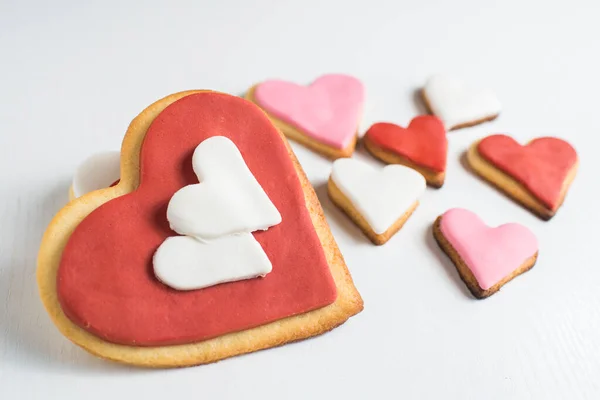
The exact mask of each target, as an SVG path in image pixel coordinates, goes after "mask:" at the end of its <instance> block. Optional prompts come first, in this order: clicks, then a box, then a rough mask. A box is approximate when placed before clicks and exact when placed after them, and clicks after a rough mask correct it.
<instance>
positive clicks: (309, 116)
mask: <svg viewBox="0 0 600 400" xmlns="http://www.w3.org/2000/svg"><path fill="white" fill-rule="evenodd" d="M364 97H365V90H364V87H363V85H362V83H361V82H360V81H359V80H358V79H356V78H354V77H351V76H348V75H340V74H330V75H323V76H321V77H320V78H318V79H317V80H315V81H314V82H313V83H311V84H310V85H308V86H302V85H298V84H295V83H292V82H286V81H281V80H269V81H266V82H263V83H260V84H258V85H256V86H255V87H254V88H252V89H251V90H250V91H249V93H248V95H247V98H248V99H249V100H251V101H253V102H254V103H256V104H257V105H258V106H260V107H261V108H263V109H264V110H265V111H266V112H267V113H268V114H269V115H270V116H271V117H272V118H273V119H274V122H275V123H276V125H277V126H278V127H279V128H280V129H281V130H282V131H283V133H284V134H285V135H286V136H287V137H289V138H291V139H293V140H295V141H297V142H299V143H302V144H304V145H306V146H307V147H309V148H311V149H313V150H315V151H317V152H319V153H322V154H324V155H326V156H329V157H331V158H339V157H349V156H350V155H351V154H352V152H353V151H354V147H355V145H356V137H357V129H358V125H359V122H360V118H361V116H362V111H363V104H364Z"/></svg>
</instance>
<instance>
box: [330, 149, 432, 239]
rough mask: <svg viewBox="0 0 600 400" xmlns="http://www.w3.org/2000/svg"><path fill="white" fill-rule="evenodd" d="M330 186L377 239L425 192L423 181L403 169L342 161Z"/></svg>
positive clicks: (397, 166) (412, 171)
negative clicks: (334, 188) (355, 212)
mask: <svg viewBox="0 0 600 400" xmlns="http://www.w3.org/2000/svg"><path fill="white" fill-rule="evenodd" d="M331 179H332V180H333V183H335V185H336V186H337V187H338V188H339V189H340V191H341V192H342V193H343V194H344V196H346V198H347V199H348V200H349V201H350V202H351V203H352V205H353V206H354V208H355V209H356V210H357V211H358V212H359V213H360V214H361V215H362V216H363V217H364V218H365V220H366V221H367V222H368V224H369V226H370V227H371V229H373V231H374V232H375V233H377V234H378V235H380V234H382V233H384V232H385V231H387V230H388V229H389V228H390V227H391V226H392V225H393V224H394V223H395V222H396V221H397V220H398V219H399V218H400V217H401V216H402V215H404V213H405V212H406V211H407V210H408V209H409V208H410V207H411V206H412V205H413V204H414V203H415V202H416V201H417V200H418V199H419V197H420V196H421V195H422V194H423V192H424V191H425V186H426V183H425V178H424V177H423V175H421V174H420V173H418V172H417V171H415V170H413V169H411V168H408V167H405V166H403V165H396V164H391V165H387V166H385V167H384V168H376V167H373V166H371V165H370V164H367V163H365V162H362V161H358V160H355V159H351V158H341V159H338V160H336V161H335V162H334V163H333V170H332V172H331Z"/></svg>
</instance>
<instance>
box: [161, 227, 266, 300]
mask: <svg viewBox="0 0 600 400" xmlns="http://www.w3.org/2000/svg"><path fill="white" fill-rule="evenodd" d="M271 269H272V267H271V262H270V261H269V258H268V257H267V255H266V254H265V252H264V250H263V249H262V247H261V246H260V243H258V242H257V241H256V239H254V236H252V234H251V233H242V234H240V235H230V236H224V237H222V238H219V239H215V240H211V241H210V242H201V241H199V240H196V239H195V238H193V237H189V236H175V237H170V238H168V239H167V240H165V241H164V242H163V243H162V244H161V245H160V247H159V249H158V251H157V252H156V254H155V255H154V274H155V275H156V277H157V278H158V279H159V280H160V281H161V282H163V283H164V284H166V285H168V286H170V287H172V288H173V289H177V290H193V289H202V288H205V287H209V286H213V285H218V284H220V283H225V282H233V281H238V280H242V279H251V278H256V277H258V276H265V275H266V274H268V273H269V272H271Z"/></svg>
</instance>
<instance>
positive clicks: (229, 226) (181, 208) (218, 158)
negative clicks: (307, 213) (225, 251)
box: [167, 136, 281, 239]
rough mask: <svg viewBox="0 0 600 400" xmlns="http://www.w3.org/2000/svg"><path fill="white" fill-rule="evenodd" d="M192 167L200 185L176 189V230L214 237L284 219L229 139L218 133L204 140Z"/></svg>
mask: <svg viewBox="0 0 600 400" xmlns="http://www.w3.org/2000/svg"><path fill="white" fill-rule="evenodd" d="M192 165H193V168H194V173H195V174H196V176H197V177H198V181H199V182H200V183H197V184H194V185H189V186H186V187H184V188H182V189H180V190H178V191H177V192H176V193H175V194H174V195H173V197H172V198H171V200H170V201H169V206H168V208H167V219H168V220H169V224H170V226H171V229H173V230H174V231H175V232H177V233H179V234H180V235H188V236H195V237H198V238H201V239H214V238H218V237H221V236H224V235H231V234H239V233H251V232H254V231H258V230H266V229H267V228H269V227H271V226H273V225H277V224H278V223H280V222H281V215H280V214H279V211H277V208H275V206H274V205H273V203H272V202H271V200H269V197H268V196H267V194H266V193H265V191H264V190H263V188H262V187H261V186H260V184H259V183H258V182H257V181H256V178H254V175H252V172H250V170H249V169H248V167H247V166H246V163H245V162H244V158H243V157H242V155H241V154H240V152H239V150H238V149H237V147H236V146H235V144H234V143H233V142H232V141H231V140H229V139H228V138H226V137H224V136H215V137H212V138H210V139H207V140H205V141H204V142H202V143H200V144H199V145H198V147H197V148H196V150H195V151H194V155H193V157H192Z"/></svg>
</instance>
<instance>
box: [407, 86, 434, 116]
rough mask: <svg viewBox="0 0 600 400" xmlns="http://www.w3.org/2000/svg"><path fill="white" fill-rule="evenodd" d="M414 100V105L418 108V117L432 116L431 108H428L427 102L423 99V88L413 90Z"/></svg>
mask: <svg viewBox="0 0 600 400" xmlns="http://www.w3.org/2000/svg"><path fill="white" fill-rule="evenodd" d="M412 98H413V103H414V104H415V107H416V108H417V113H418V115H427V114H431V112H430V110H429V107H427V104H426V103H425V100H424V99H423V89H422V88H417V89H415V90H413V93H412Z"/></svg>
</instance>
